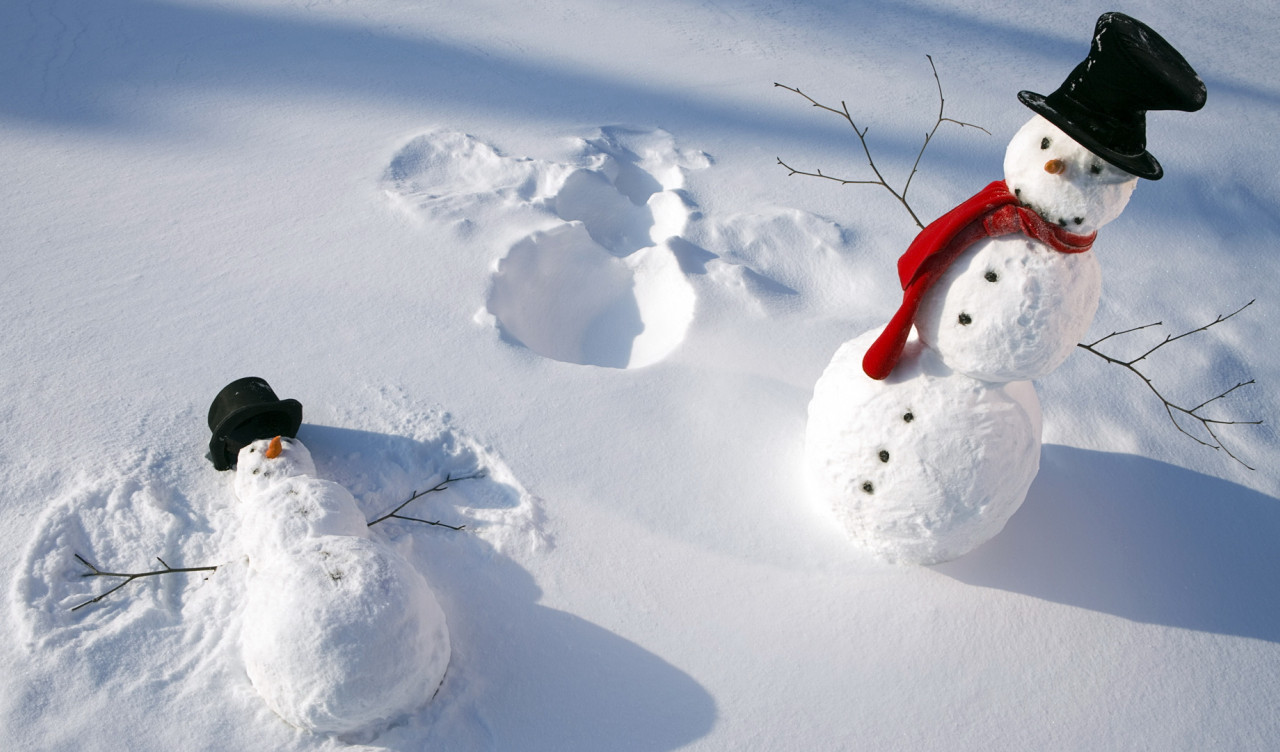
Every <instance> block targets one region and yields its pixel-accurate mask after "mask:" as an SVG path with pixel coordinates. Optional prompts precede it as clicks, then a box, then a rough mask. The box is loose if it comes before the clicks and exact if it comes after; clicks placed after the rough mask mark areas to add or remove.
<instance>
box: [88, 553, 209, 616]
mask: <svg viewBox="0 0 1280 752" xmlns="http://www.w3.org/2000/svg"><path fill="white" fill-rule="evenodd" d="M75 557H76V559H78V560H79V561H80V563H81V564H83V565H85V566H86V567H88V568H89V571H88V572H85V573H83V574H81V575H80V576H81V577H123V578H124V581H123V582H121V583H120V584H119V585H116V586H115V587H113V588H111V589H110V590H108V591H106V592H105V593H102V594H100V595H99V596H98V597H96V598H91V599H89V600H87V601H85V602H84V603H81V604H80V605H78V606H75V607H74V608H72V609H71V610H72V611H79V610H80V609H82V608H84V607H85V606H87V605H89V604H90V603H97V602H98V601H100V600H102V599H103V598H106V597H107V596H108V595H111V594H112V593H114V592H115V591H117V590H119V589H120V588H122V587H124V586H125V585H128V584H129V583H130V582H133V581H134V580H137V579H141V578H143V577H154V576H155V575H158V574H177V573H181V572H212V571H214V570H216V569H217V567H171V566H169V565H168V564H166V563H165V560H164V559H161V558H160V557H159V556H157V557H156V561H158V562H160V566H162V567H164V569H153V570H151V571H149V572H106V571H103V570H102V569H99V568H98V566H97V565H96V564H93V563H92V562H90V561H89V560H88V559H86V558H84V557H83V556H81V555H80V554H75Z"/></svg>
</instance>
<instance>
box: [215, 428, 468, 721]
mask: <svg viewBox="0 0 1280 752" xmlns="http://www.w3.org/2000/svg"><path fill="white" fill-rule="evenodd" d="M272 442H279V444H278V445H277V446H278V449H273V450H272V451H270V452H269V451H268V448H269V447H271V445H272ZM277 452H278V453H277ZM315 472H316V470H315V464H314V462H312V459H311V453H310V452H308V451H307V448H306V447H305V446H304V445H303V444H302V442H300V441H298V440H297V439H289V438H282V437H276V438H275V439H272V440H270V441H268V440H261V441H255V442H254V443H252V444H250V445H248V446H246V447H245V448H243V449H242V450H240V454H239V458H238V461H237V464H236V477H235V490H236V496H237V497H238V498H239V501H240V503H239V505H238V512H239V517H240V540H241V543H242V544H243V546H244V549H245V552H246V554H247V555H248V559H249V566H248V573H247V576H248V584H247V597H246V600H245V603H244V611H243V614H244V616H243V628H242V632H241V651H242V655H243V657H244V663H245V671H246V672H247V673H248V675H249V679H250V681H251V682H252V683H253V686H254V688H255V689H256V690H257V691H258V693H259V694H261V695H262V698H263V699H264V700H265V701H266V703H267V705H268V706H269V707H270V708H271V709H272V710H273V711H275V712H276V713H277V714H278V715H279V716H280V717H282V718H283V719H284V720H286V721H288V722H289V723H290V724H292V725H294V726H297V727H299V728H302V729H306V730H308V731H314V732H320V733H330V734H351V733H355V732H363V731H372V730H377V729H379V728H381V727H383V726H385V725H387V724H388V723H390V722H392V721H394V720H395V719H396V718H397V717H399V716H402V715H404V714H406V713H409V712H412V711H414V710H417V709H418V708H420V707H422V706H423V705H425V704H426V703H427V702H428V701H430V700H431V698H432V696H433V695H434V694H435V692H436V689H437V688H438V687H439V686H440V683H441V682H442V681H443V679H444V674H445V670H446V668H447V667H448V663H449V655H450V643H449V631H448V628H447V626H446V624H445V618H444V612H443V611H442V610H441V609H440V605H439V604H438V603H437V602H436V598H435V595H434V594H433V593H432V592H431V588H430V586H429V585H428V584H427V581H426V579H425V578H424V577H423V576H422V574H421V573H419V572H418V571H417V570H416V569H415V568H414V567H413V565H411V564H410V563H409V562H408V561H407V560H406V559H405V558H404V557H403V556H401V555H400V554H399V553H398V552H396V551H395V550H394V549H392V548H391V547H390V546H389V545H387V544H385V543H383V542H381V541H379V540H375V539H373V538H371V537H370V534H369V527H368V525H367V524H366V523H365V519H364V517H363V516H362V515H361V513H360V509H359V507H358V506H357V505H356V501H355V498H354V497H352V495H351V494H350V493H349V492H348V491H347V489H345V488H343V487H342V486H341V485H339V484H337V483H333V482H332V481H327V480H322V479H320V478H316V477H315Z"/></svg>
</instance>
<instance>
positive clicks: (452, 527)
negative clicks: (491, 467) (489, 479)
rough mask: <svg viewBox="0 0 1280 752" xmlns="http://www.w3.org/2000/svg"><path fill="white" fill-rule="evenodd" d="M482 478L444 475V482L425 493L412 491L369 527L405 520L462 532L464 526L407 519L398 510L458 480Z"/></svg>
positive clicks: (480, 476)
mask: <svg viewBox="0 0 1280 752" xmlns="http://www.w3.org/2000/svg"><path fill="white" fill-rule="evenodd" d="M483 477H484V473H483V472H478V473H472V474H471V475H462V476H459V477H457V478H455V477H453V476H452V475H445V477H444V480H442V481H440V482H439V483H437V484H435V485H434V486H432V487H431V488H428V489H427V490H425V491H414V492H413V495H412V496H410V497H409V498H407V499H405V500H404V501H403V502H401V504H400V506H398V507H396V508H395V509H392V510H391V511H390V512H387V513H386V514H384V515H382V516H381V517H379V518H377V519H375V520H374V521H373V522H370V523H369V527H373V526H374V525H376V524H378V523H379V522H385V521H386V520H390V519H397V520H407V521H409V522H421V523H423V524H425V525H435V526H436V527H447V528H449V529H450V530H463V529H465V528H466V525H447V524H445V523H443V522H440V521H439V520H436V521H434V522H433V521H431V520H423V519H419V518H417V517H408V516H406V515H403V514H400V510H401V509H404V508H405V507H407V506H409V502H411V501H413V500H414V499H417V498H419V497H422V496H426V495H427V494H429V493H435V492H436V491H443V490H445V489H446V488H448V487H449V484H450V483H457V482H458V481H460V480H475V479H476V478H483Z"/></svg>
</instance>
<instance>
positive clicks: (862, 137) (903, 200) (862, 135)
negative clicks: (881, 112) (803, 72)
mask: <svg viewBox="0 0 1280 752" xmlns="http://www.w3.org/2000/svg"><path fill="white" fill-rule="evenodd" d="M925 57H927V58H928V59H929V67H930V68H932V69H933V80H934V81H935V82H936V83H937V85H938V119H937V120H936V121H935V122H934V124H933V128H932V129H931V130H930V131H929V132H928V133H926V134H925V137H924V143H923V144H922V145H921V146H920V151H919V152H918V153H917V154H916V160H915V162H914V163H913V164H912V165H911V174H910V175H908V176H907V181H906V183H904V184H903V186H902V191H901V192H899V191H896V190H894V189H893V187H892V186H890V185H889V182H888V181H887V180H885V178H884V175H882V174H881V173H880V168H878V167H876V161H875V159H874V158H873V157H872V156H871V147H870V146H869V145H868V144H867V131H869V130H870V128H861V129H860V128H858V124H857V123H855V122H854V121H853V116H852V115H851V114H850V113H849V105H848V104H846V103H845V102H844V101H843V100H841V102H840V108H839V109H836V108H835V107H829V106H827V105H825V104H822V103H821V102H818V101H817V100H815V99H814V98H813V97H811V96H809V95H808V94H805V93H804V92H803V91H800V89H798V88H795V87H793V86H787V85H785V84H780V83H774V86H775V87H778V88H781V89H786V90H787V91H790V92H795V93H796V94H799V95H800V96H802V97H804V98H805V99H807V100H809V103H810V104H812V105H813V106H814V107H817V108H818V109H820V110H826V111H827V112H830V113H833V114H836V115H839V116H840V117H841V118H843V119H844V120H845V121H846V122H848V123H849V127H850V128H853V132H854V134H856V135H857V136H858V141H859V142H860V143H861V144H862V152H863V153H864V154H865V155H866V156H867V164H868V165H870V167H871V172H872V173H874V174H875V176H876V179H875V180H847V179H845V178H837V177H832V176H831V175H826V174H824V173H823V172H822V170H815V171H813V172H806V171H804V170H797V169H795V168H794V167H792V166H790V165H788V164H787V163H786V162H783V161H782V158H781V157H779V158H778V164H780V165H782V166H783V167H785V168H786V169H787V170H788V171H789V172H788V177H790V176H791V175H805V176H807V177H815V178H825V179H827V180H834V181H835V182H837V183H840V184H841V185H879V186H881V187H883V188H884V189H885V190H887V191H888V192H889V193H891V194H893V197H894V198H896V199H898V202H899V203H900V204H902V206H903V208H904V209H906V210H907V213H908V214H910V215H911V219H912V220H913V221H914V222H915V223H916V226H918V227H919V228H920V229H922V230H923V229H924V223H923V222H921V221H920V218H919V217H918V216H916V213H915V211H914V210H913V209H912V208H911V205H910V204H908V203H907V191H908V190H910V189H911V180H912V178H914V177H915V176H916V172H917V171H918V170H919V168H920V160H921V159H922V158H923V157H924V150H925V149H926V148H928V146H929V142H930V141H932V140H933V137H934V134H936V133H937V132H938V127H939V126H941V125H942V124H943V123H954V124H956V125H959V126H961V127H968V128H977V129H978V130H980V131H982V132H983V133H986V134H987V135H988V136H989V135H991V132H990V131H988V130H987V129H986V128H983V127H982V126H980V125H974V124H973V123H966V122H963V121H960V120H955V119H953V118H949V117H945V116H944V114H943V113H944V110H945V108H946V99H945V98H943V96H942V79H940V78H939V77H938V67H937V66H936V65H934V64H933V56H931V55H926V56H925Z"/></svg>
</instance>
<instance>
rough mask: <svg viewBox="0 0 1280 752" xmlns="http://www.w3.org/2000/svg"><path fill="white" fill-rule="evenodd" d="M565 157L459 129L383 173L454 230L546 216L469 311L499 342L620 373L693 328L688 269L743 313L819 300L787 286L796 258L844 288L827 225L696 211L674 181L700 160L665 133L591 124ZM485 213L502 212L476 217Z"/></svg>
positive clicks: (704, 162)
mask: <svg viewBox="0 0 1280 752" xmlns="http://www.w3.org/2000/svg"><path fill="white" fill-rule="evenodd" d="M573 161H574V163H573V164H560V163H555V162H548V161H542V160H536V159H529V158H517V157H509V156H505V155H502V154H500V153H499V152H497V151H496V150H494V149H493V148H492V147H490V146H488V145H487V144H484V143H483V142H480V141H478V140H476V139H474V138H472V137H471V136H467V135H463V134H459V133H454V132H435V133H430V134H426V135H422V136H418V137H417V138H414V139H413V140H411V141H410V142H409V143H407V144H406V145H405V146H404V147H403V148H402V149H401V150H400V151H399V152H398V153H397V154H396V155H395V157H394V158H393V159H392V161H391V164H390V165H389V166H388V168H387V170H386V173H385V174H384V178H383V182H384V188H385V190H386V193H387V195H388V196H389V197H390V198H391V200H392V202H393V203H395V204H397V205H398V206H400V207H401V208H402V209H404V210H405V211H407V212H408V213H409V214H410V215H411V216H414V217H419V218H421V217H427V218H431V219H436V220H449V219H452V220H454V221H455V223H457V224H459V225H461V226H464V227H469V226H473V225H472V224H471V223H472V222H473V221H474V219H473V218H475V217H481V216H484V217H485V219H484V220H481V221H492V220H495V219H496V221H497V222H499V223H501V222H505V221H508V220H511V221H526V220H524V219H517V218H516V216H515V215H516V214H517V213H519V212H526V213H527V212H534V213H536V214H538V215H539V216H541V217H542V218H543V219H544V220H545V219H546V218H547V216H548V215H549V216H550V217H551V218H552V219H553V222H552V224H551V226H550V227H549V228H547V229H542V230H539V231H537V232H533V233H531V234H529V235H527V236H525V237H523V238H521V239H520V240H518V241H516V242H515V243H514V244H512V245H510V246H509V247H508V248H507V249H506V251H505V255H503V256H502V257H501V258H500V259H498V260H497V261H496V264H495V268H494V271H493V273H492V275H491V278H490V284H489V290H488V295H487V299H486V300H485V307H484V311H483V314H482V316H483V318H485V319H487V320H491V321H492V322H493V323H494V325H495V326H496V328H497V330H498V331H499V333H500V335H501V336H502V337H503V338H504V339H506V340H507V341H509V342H512V343H515V344H517V345H523V346H524V347H527V348H529V349H530V350H532V351H533V352H535V353H538V354H539V355H542V356H543V357H547V358H552V359H554V360H558V361H562V362H567V363H577V364H581V365H594V366H605V367H610V368H620V369H621V368H639V367H643V366H647V365H651V364H654V363H657V362H660V361H662V360H663V359H665V358H667V357H668V356H669V355H670V354H671V353H672V352H674V351H675V350H676V348H678V347H679V346H680V345H681V344H682V343H683V342H684V340H685V338H686V335H687V333H688V331H689V327H690V325H691V323H692V322H693V318H694V310H695V305H696V302H697V298H698V293H697V292H696V290H697V288H696V287H695V285H694V283H693V281H692V280H691V277H694V276H701V277H704V278H705V280H706V281H707V282H708V283H709V284H712V285H713V286H714V287H715V288H725V289H729V290H737V291H738V293H739V294H740V295H741V296H742V297H743V298H744V301H745V302H746V304H747V306H748V308H749V309H754V310H761V309H762V307H764V306H768V305H770V304H771V303H778V304H779V306H778V307H780V308H785V309H787V310H790V309H793V308H794V301H793V300H790V298H794V297H795V296H796V295H797V294H799V293H801V292H807V293H816V294H815V295H811V296H810V297H811V298H812V299H814V300H819V299H821V298H823V297H828V296H826V295H825V294H824V292H823V289H808V290H804V289H800V288H804V287H805V284H806V283H807V284H809V285H810V287H812V285H813V283H812V282H811V281H810V282H806V280H805V279H804V278H803V277H804V273H803V268H804V266H803V264H800V268H799V269H797V268H793V267H796V266H797V264H798V263H799V261H798V260H797V258H796V257H797V255H799V256H801V257H809V258H812V255H811V254H814V253H818V254H826V255H825V256H819V257H820V258H830V259H835V262H834V263H832V264H831V265H830V268H831V273H830V274H825V275H823V277H824V279H826V280H833V282H832V283H831V284H829V285H827V287H830V288H833V289H837V290H839V291H840V293H841V294H842V295H843V294H845V293H847V291H848V290H849V289H851V288H852V287H856V285H857V282H856V280H845V279H844V277H845V275H846V274H847V272H846V271H845V270H843V269H841V268H840V267H841V263H840V262H839V257H840V256H841V254H842V249H843V248H844V247H845V246H846V244H847V240H848V239H847V238H846V237H845V235H844V233H843V231H841V230H840V229H839V228H838V227H837V226H835V225H834V224H832V223H831V222H829V221H827V220H822V219H820V218H818V217H815V216H813V215H809V214H805V213H803V212H798V211H796V210H782V211H770V212H768V213H767V214H764V215H754V214H738V215H733V216H730V217H725V218H709V217H706V216H703V215H702V214H701V212H698V211H696V209H697V207H696V206H695V205H694V203H693V201H692V200H691V199H690V198H689V196H688V194H687V193H686V192H685V191H684V184H685V175H686V174H687V173H688V172H689V171H690V170H697V169H704V168H706V167H708V166H709V165H710V159H709V158H708V157H707V156H706V155H705V154H703V153H701V152H697V151H688V150H684V149H680V148H679V147H677V146H676V143H675V140H674V138H673V137H672V136H671V134H669V133H667V132H665V131H662V130H639V129H627V128H620V127H610V128H603V129H601V130H600V132H599V134H598V135H597V136H596V137H595V138H590V139H582V140H580V141H579V142H578V149H577V154H576V155H575V159H574V160H573ZM495 207H496V208H498V209H499V210H501V211H507V212H510V214H509V215H498V216H496V217H495V216H494V215H492V214H488V215H486V214H485V212H486V211H489V210H491V209H493V208H495ZM543 224H545V223H543ZM801 260H803V259H801ZM846 266H847V265H846ZM819 284H820V283H819Z"/></svg>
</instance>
